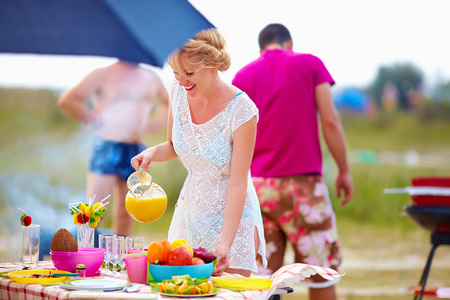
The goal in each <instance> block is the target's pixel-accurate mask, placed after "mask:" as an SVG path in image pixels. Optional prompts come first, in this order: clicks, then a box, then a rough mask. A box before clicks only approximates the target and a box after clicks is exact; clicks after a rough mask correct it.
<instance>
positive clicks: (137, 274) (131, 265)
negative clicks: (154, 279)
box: [124, 254, 147, 283]
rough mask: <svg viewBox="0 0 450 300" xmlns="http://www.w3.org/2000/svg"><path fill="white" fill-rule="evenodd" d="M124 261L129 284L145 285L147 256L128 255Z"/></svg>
mask: <svg viewBox="0 0 450 300" xmlns="http://www.w3.org/2000/svg"><path fill="white" fill-rule="evenodd" d="M124 260H125V265H126V266H127V273H128V279H129V280H130V282H135V283H147V255H143V254H135V255H130V256H127V257H125V258H124Z"/></svg>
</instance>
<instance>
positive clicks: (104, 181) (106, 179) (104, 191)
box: [86, 172, 116, 228]
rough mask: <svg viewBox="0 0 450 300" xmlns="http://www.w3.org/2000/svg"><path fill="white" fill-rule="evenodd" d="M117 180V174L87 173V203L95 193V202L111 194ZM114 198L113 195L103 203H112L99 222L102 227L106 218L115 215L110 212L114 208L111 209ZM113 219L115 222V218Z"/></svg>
mask: <svg viewBox="0 0 450 300" xmlns="http://www.w3.org/2000/svg"><path fill="white" fill-rule="evenodd" d="M115 181H116V176H114V175H105V174H98V173H92V172H89V173H88V175H87V184H86V198H87V199H86V203H88V201H89V198H92V197H94V195H95V199H94V203H96V202H100V201H101V200H103V199H104V198H105V197H107V196H108V195H111V193H112V191H113V188H114V183H115ZM112 200H113V199H112V197H111V198H108V199H107V200H105V201H103V203H106V202H108V201H109V202H110V204H108V205H107V206H106V208H107V211H106V213H104V214H103V219H102V220H101V221H100V222H99V225H100V227H103V228H104V225H103V224H104V223H105V221H106V219H108V218H111V217H112V216H113V215H112V214H111V212H110V211H112V210H113V209H111V208H112V207H113V205H112V204H111V203H114V202H111V201H112ZM112 220H113V223H114V218H113V219H112Z"/></svg>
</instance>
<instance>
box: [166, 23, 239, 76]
mask: <svg viewBox="0 0 450 300" xmlns="http://www.w3.org/2000/svg"><path fill="white" fill-rule="evenodd" d="M225 48H226V41H225V38H224V37H223V36H222V34H220V32H219V31H217V30H216V29H213V28H210V29H205V30H202V31H200V32H198V33H197V34H196V35H195V37H194V38H193V39H190V40H189V41H188V42H187V43H185V44H184V45H183V47H181V48H180V49H178V50H176V51H175V52H173V53H172V54H171V55H170V57H169V58H168V60H167V62H168V64H169V65H170V66H171V67H172V69H174V70H176V69H177V70H180V69H181V68H180V63H181V59H182V58H184V59H186V60H187V61H188V62H189V63H191V64H194V65H199V66H201V67H203V68H217V70H219V71H222V72H223V71H226V70H228V69H229V68H230V65H231V57H230V54H229V53H228V51H227V50H226V49H225Z"/></svg>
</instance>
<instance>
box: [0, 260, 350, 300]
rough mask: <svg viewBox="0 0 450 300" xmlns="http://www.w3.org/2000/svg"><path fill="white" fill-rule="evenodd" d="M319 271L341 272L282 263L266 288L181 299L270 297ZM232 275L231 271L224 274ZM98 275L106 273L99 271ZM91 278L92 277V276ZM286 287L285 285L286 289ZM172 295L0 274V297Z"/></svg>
mask: <svg viewBox="0 0 450 300" xmlns="http://www.w3.org/2000/svg"><path fill="white" fill-rule="evenodd" d="M21 267H22V263H0V271H1V272H2V273H4V274H6V271H13V270H18V269H21ZM39 269H54V266H53V263H52V261H40V262H39ZM315 274H318V275H320V276H322V277H323V278H324V279H326V280H336V279H337V278H339V277H340V276H341V275H340V274H339V273H337V272H336V271H334V270H332V269H328V268H322V267H317V266H312V265H307V264H291V265H286V266H283V267H281V268H280V269H279V270H277V271H276V272H275V273H273V274H272V275H271V276H267V277H264V278H268V279H272V280H273V282H272V286H271V288H270V289H269V290H245V291H241V292H235V291H231V290H228V289H225V288H221V291H220V292H219V293H218V294H216V295H214V296H212V297H211V296H209V297H199V296H197V297H195V298H194V297H191V298H186V297H185V298H184V299H196V300H201V299H205V300H218V299H220V300H231V299H236V300H241V299H261V300H266V299H271V298H273V297H274V295H278V294H280V293H286V292H287V291H289V288H292V287H293V285H294V283H298V282H300V281H302V280H305V278H309V277H311V276H312V275H315ZM226 275H228V276H233V274H226ZM100 277H103V278H105V277H108V276H107V275H101V276H100ZM92 278H94V277H92ZM286 288H288V289H286ZM169 298H173V297H166V296H161V295H160V294H157V293H154V292H152V291H151V287H150V286H149V285H146V284H141V289H140V290H139V292H137V293H124V292H122V291H120V292H97V291H74V290H67V289H64V288H62V287H60V286H59V285H51V286H44V285H41V284H24V283H18V282H16V281H14V280H11V279H10V278H9V277H7V276H4V275H3V276H1V277H0V299H5V300H6V299H8V300H15V299H33V300H43V299H48V300H75V299H169Z"/></svg>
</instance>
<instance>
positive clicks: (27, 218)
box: [20, 214, 31, 226]
mask: <svg viewBox="0 0 450 300" xmlns="http://www.w3.org/2000/svg"><path fill="white" fill-rule="evenodd" d="M20 223H22V226H30V225H31V217H30V216H27V215H26V214H23V216H22V217H20Z"/></svg>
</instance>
